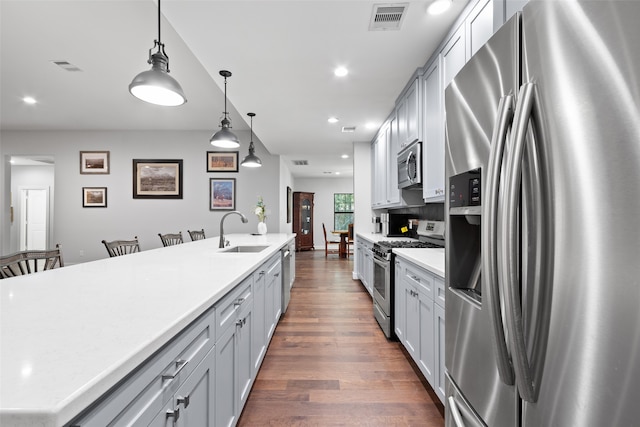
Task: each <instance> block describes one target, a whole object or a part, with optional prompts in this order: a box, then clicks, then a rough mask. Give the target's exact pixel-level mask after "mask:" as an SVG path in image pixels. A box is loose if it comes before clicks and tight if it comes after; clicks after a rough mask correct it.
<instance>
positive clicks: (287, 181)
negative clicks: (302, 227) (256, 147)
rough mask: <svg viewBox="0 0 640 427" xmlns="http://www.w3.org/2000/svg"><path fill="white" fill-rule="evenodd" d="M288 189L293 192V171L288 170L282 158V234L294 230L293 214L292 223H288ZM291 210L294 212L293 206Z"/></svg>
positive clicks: (280, 229)
mask: <svg viewBox="0 0 640 427" xmlns="http://www.w3.org/2000/svg"><path fill="white" fill-rule="evenodd" d="M287 187H289V188H291V190H292V191H293V175H291V171H290V170H289V169H288V168H287V165H286V163H285V161H284V160H283V159H282V157H280V206H281V215H280V218H279V219H280V228H279V231H280V233H291V231H292V228H293V212H292V215H291V221H289V222H288V223H287ZM292 203H293V201H292ZM291 209H292V210H293V206H291Z"/></svg>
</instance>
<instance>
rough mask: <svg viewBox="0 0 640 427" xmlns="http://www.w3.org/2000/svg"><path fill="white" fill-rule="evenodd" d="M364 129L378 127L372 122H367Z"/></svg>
mask: <svg viewBox="0 0 640 427" xmlns="http://www.w3.org/2000/svg"><path fill="white" fill-rule="evenodd" d="M366 127H367V129H375V128H376V127H378V125H377V124H375V123H373V122H369V123H367V124H366Z"/></svg>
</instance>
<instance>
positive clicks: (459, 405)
mask: <svg viewBox="0 0 640 427" xmlns="http://www.w3.org/2000/svg"><path fill="white" fill-rule="evenodd" d="M638 22H640V2H638V1H605V0H595V1H570V0H561V1H535V0H533V1H531V2H530V3H528V4H527V5H526V6H525V7H524V9H523V11H522V13H521V14H518V15H517V16H515V17H514V18H513V19H511V20H510V21H509V22H507V23H506V24H505V25H504V26H503V27H502V28H501V29H500V30H499V31H498V32H496V34H494V36H493V37H492V38H491V39H490V40H489V42H488V43H487V44H486V45H485V46H484V47H483V48H481V49H480V50H479V51H478V52H477V53H476V54H475V55H474V56H473V58H471V60H470V61H469V62H468V63H467V64H466V65H465V67H464V68H463V69H462V70H461V71H460V73H459V74H458V75H457V76H456V78H455V79H454V80H453V81H452V83H451V84H450V85H449V86H448V87H447V88H446V90H445V106H446V135H447V147H446V179H447V183H448V185H449V191H448V194H447V198H446V205H445V208H446V215H447V233H446V236H447V242H446V285H447V294H446V350H445V354H446V356H445V360H446V369H447V387H446V417H445V418H446V425H447V426H456V425H457V426H462V425H465V426H490V427H503V426H504V427H514V426H522V427H550V426H558V427H567V426H580V427H589V426H594V427H595V426H597V427H601V426H637V425H640V47H639V46H640V25H639V24H638Z"/></svg>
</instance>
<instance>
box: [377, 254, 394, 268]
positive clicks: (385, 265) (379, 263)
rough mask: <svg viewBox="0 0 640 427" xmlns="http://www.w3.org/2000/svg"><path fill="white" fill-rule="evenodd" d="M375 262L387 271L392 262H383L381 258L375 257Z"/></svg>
mask: <svg viewBox="0 0 640 427" xmlns="http://www.w3.org/2000/svg"><path fill="white" fill-rule="evenodd" d="M373 262H375V263H376V264H378V265H379V266H380V267H382V268H384V269H385V270H386V269H388V268H389V265H390V262H389V261H386V260H381V259H380V258H378V257H376V256H375V255H374V256H373Z"/></svg>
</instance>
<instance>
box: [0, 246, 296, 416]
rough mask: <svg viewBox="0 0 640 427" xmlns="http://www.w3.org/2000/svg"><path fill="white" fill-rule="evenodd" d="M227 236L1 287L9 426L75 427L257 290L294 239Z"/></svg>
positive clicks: (3, 400) (0, 401) (1, 401)
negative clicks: (231, 300)
mask: <svg viewBox="0 0 640 427" xmlns="http://www.w3.org/2000/svg"><path fill="white" fill-rule="evenodd" d="M226 237H227V239H228V240H229V242H230V248H229V249H231V250H228V249H227V250H225V249H219V248H218V239H216V238H211V239H205V240H199V241H194V242H189V243H185V244H181V245H176V246H170V247H166V248H159V249H153V250H148V251H143V252H140V253H136V254H131V255H126V256H121V257H115V258H108V259H103V260H98V261H93V262H88V263H83V264H76V265H72V266H67V267H64V268H60V269H55V270H49V271H45V272H41V273H37V274H32V275H28V276H21V277H17V278H12V279H7V280H3V281H1V282H0V325H1V326H0V327H1V330H0V347H1V348H2V351H1V352H0V357H1V359H0V378H1V384H2V385H1V386H0V425H3V426H5V425H6V426H9V425H10V426H14V427H18V426H35V425H37V426H45V427H49V426H63V425H68V423H70V422H71V421H72V420H74V419H75V418H77V417H78V415H80V414H81V413H83V412H85V410H86V409H87V408H89V407H91V406H92V405H94V404H95V402H97V401H99V400H100V399H102V398H103V397H104V395H105V394H106V393H108V392H110V391H113V389H114V387H115V386H117V385H119V383H121V382H122V381H123V380H125V379H126V378H127V377H128V376H130V375H131V373H132V372H134V371H136V370H137V369H138V368H139V367H140V366H141V364H143V363H145V362H146V361H148V360H149V359H150V358H151V357H153V356H154V355H156V354H157V353H158V352H159V351H161V350H162V349H163V347H164V346H166V345H167V343H169V342H171V341H172V340H173V339H174V337H176V336H178V335H179V334H180V333H181V332H183V331H184V330H185V328H188V327H189V325H191V324H192V323H194V321H196V320H199V318H201V317H202V316H203V315H204V314H205V313H207V312H208V311H210V310H211V309H212V307H214V306H215V305H216V303H218V302H219V301H221V299H222V298H224V297H225V295H227V294H229V293H230V292H235V289H236V288H238V287H239V286H238V285H239V284H244V283H251V286H248V288H247V289H248V291H247V292H253V283H254V282H253V276H252V275H253V274H254V273H255V272H256V271H257V270H258V269H259V268H261V266H263V265H265V264H266V263H267V261H269V260H276V261H277V262H278V263H277V264H275V263H274V266H277V267H278V269H279V267H280V264H279V259H280V258H279V257H280V249H281V248H282V247H284V246H285V245H287V244H288V242H290V241H291V240H292V239H293V237H294V235H293V234H267V235H262V236H254V235H248V234H246V235H245V234H231V235H228V236H226ZM242 247H248V248H249V249H250V250H249V251H247V252H244V251H242V250H237V249H236V250H235V251H234V250H233V248H242ZM251 248H253V249H252V250H253V251H252V250H251ZM279 273H280V272H279V270H278V271H277V272H276V273H275V274H274V277H275V278H277V279H278V280H280V277H279ZM262 275H264V273H263V274H262ZM262 275H261V276H262ZM274 281H275V280H274ZM276 286H278V287H279V286H280V284H276ZM262 292H264V290H262ZM278 292H279V289H278ZM262 297H263V299H264V294H263V296H262ZM241 300H242V298H240V299H238V301H240V302H243V301H244V300H242V301H241ZM251 303H252V304H258V302H257V300H253V299H252V300H251ZM261 304H264V303H261ZM237 305H239V304H237ZM252 307H253V306H252ZM263 308H264V307H263V306H262V308H261V309H260V310H262V309H263ZM260 310H259V311H258V313H262V311H260ZM278 313H279V312H278ZM262 316H263V317H264V314H263V315H262ZM255 321H256V320H255V319H254V322H255ZM258 321H260V319H258ZM216 323H217V322H216ZM210 338H213V337H210ZM266 344H267V345H268V342H267V343H266ZM211 345H212V346H213V344H211ZM73 425H75V424H73Z"/></svg>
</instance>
